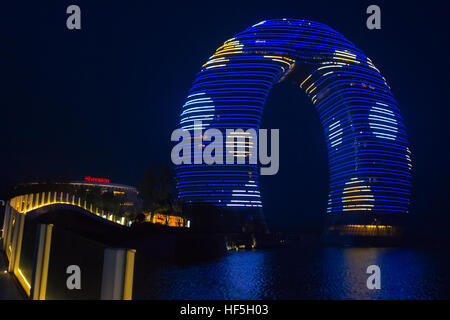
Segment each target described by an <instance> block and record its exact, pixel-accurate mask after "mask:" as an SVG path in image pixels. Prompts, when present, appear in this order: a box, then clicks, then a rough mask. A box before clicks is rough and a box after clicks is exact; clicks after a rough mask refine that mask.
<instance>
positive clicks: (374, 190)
mask: <svg viewBox="0 0 450 320" xmlns="http://www.w3.org/2000/svg"><path fill="white" fill-rule="evenodd" d="M288 77H290V78H291V79H293V80H294V81H296V82H297V83H298V86H299V87H300V88H301V89H302V90H304V91H305V92H306V93H307V95H308V96H309V98H310V99H311V101H312V103H313V105H314V106H315V108H316V110H317V112H318V114H319V117H320V121H321V124H322V128H323V130H324V132H325V136H326V142H327V147H328V161H329V197H328V208H327V215H328V216H331V217H336V219H335V220H334V221H335V223H337V224H340V223H343V224H346V225H350V226H354V227H357V226H360V225H361V224H365V225H371V224H373V223H375V222H374V221H377V218H378V221H379V220H383V217H386V216H388V217H397V216H403V215H405V214H406V213H408V206H409V201H410V188H411V158H410V150H409V148H408V140H407V136H406V132H405V125H404V123H403V119H402V118H401V116H400V114H399V109H398V107H397V103H396V101H395V100H394V98H393V96H392V94H391V91H390V88H389V85H388V84H387V82H386V79H385V78H384V77H383V76H382V75H381V74H380V71H379V70H378V69H377V68H376V67H375V65H374V64H373V63H372V61H371V60H370V59H369V58H368V57H367V56H366V55H365V54H364V53H363V52H362V51H361V50H359V49H357V48H356V47H355V46H354V45H353V44H352V43H351V42H350V41H348V40H347V39H346V38H344V37H343V36H342V35H341V34H339V33H338V32H336V31H335V30H333V29H331V28H329V27H328V26H326V25H324V24H321V23H317V22H312V21H306V20H296V19H276V20H268V21H262V22H260V23H258V24H255V25H254V26H252V27H250V28H248V29H247V30H245V31H243V32H241V33H238V34H237V35H236V36H235V37H233V38H231V39H230V40H228V41H226V42H225V43H224V44H223V45H222V46H221V47H220V48H218V49H217V51H216V52H215V54H214V55H213V56H212V57H211V58H210V59H209V60H208V61H207V62H206V63H205V64H204V65H203V67H202V68H201V70H200V72H199V73H198V75H197V78H196V80H195V81H194V83H193V85H192V88H191V89H190V91H189V94H188V96H187V98H186V101H185V104H184V105H183V108H182V112H181V120H180V128H184V129H186V130H189V131H190V132H193V127H194V121H196V120H197V121H202V124H203V129H209V128H216V129H219V130H221V131H223V132H224V131H225V129H229V128H242V129H244V130H247V129H251V128H252V129H256V130H257V129H259V126H260V121H261V116H262V113H263V108H264V104H265V101H266V98H267V95H268V93H269V91H270V89H271V88H272V86H273V85H274V84H276V83H278V82H281V81H283V80H284V79H286V78H288ZM224 144H225V142H224ZM251 145H252V144H251V143H249V142H247V144H246V146H248V147H250V146H251ZM248 151H249V152H246V153H244V155H242V154H235V155H236V156H237V157H238V156H240V157H242V156H244V157H247V158H248V157H249V156H250V154H251V152H252V150H251V149H249V150H248ZM292 169H293V168H292ZM176 170H177V173H176V178H177V188H178V192H179V197H180V199H181V200H183V201H184V203H185V204H187V205H190V204H195V203H208V204H212V205H214V206H221V207H226V208H234V209H238V211H240V212H251V210H255V209H260V208H262V199H261V196H260V193H259V169H258V166H257V165H251V164H248V163H246V164H215V165H207V164H186V165H178V166H177V167H176ZM246 209H247V210H246ZM255 212H256V211H255ZM255 216H258V214H255ZM259 217H260V218H261V216H260V215H259Z"/></svg>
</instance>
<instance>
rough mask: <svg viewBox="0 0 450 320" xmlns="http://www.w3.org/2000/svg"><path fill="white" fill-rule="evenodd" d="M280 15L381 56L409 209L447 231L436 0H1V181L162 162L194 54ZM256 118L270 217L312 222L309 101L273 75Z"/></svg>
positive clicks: (135, 169) (132, 172) (320, 205)
mask: <svg viewBox="0 0 450 320" xmlns="http://www.w3.org/2000/svg"><path fill="white" fill-rule="evenodd" d="M70 4H77V5H79V6H80V7H81V14H82V29H81V30H79V31H71V30H68V29H67V28H66V18H67V16H68V15H67V14H66V13H65V12H66V8H67V6H68V5H70ZM370 4H377V5H379V6H380V7H381V16H382V17H381V20H382V21H381V26H382V29H381V30H368V29H367V28H366V25H365V21H366V19H367V16H368V15H367V14H366V13H365V11H366V8H367V6H368V5H370ZM284 17H288V18H299V19H308V20H315V21H319V22H322V23H325V24H327V25H329V26H330V27H332V28H334V29H335V30H337V31H339V32H340V33H342V34H343V35H344V36H345V37H347V38H348V39H349V40H350V41H352V42H353V43H355V44H356V46H357V47H358V48H360V49H362V50H363V51H364V52H365V54H366V55H367V56H369V57H370V58H371V59H372V61H373V62H374V63H375V65H376V66H377V67H378V68H379V69H380V70H381V73H382V74H383V75H384V76H385V77H386V78H387V80H388V82H389V84H390V85H391V88H392V92H393V94H394V96H395V98H396V99H397V102H398V104H399V106H400V109H401V110H402V115H403V117H404V119H405V123H406V125H407V129H408V134H409V137H410V142H411V150H412V155H413V164H414V196H413V205H412V218H411V219H412V221H415V223H417V225H421V226H424V227H426V228H427V229H429V230H433V229H435V228H439V230H448V231H450V205H449V202H450V200H449V198H450V170H449V164H450V151H449V149H448V147H449V142H448V141H449V140H448V139H449V131H450V130H449V125H448V121H449V116H450V105H449V103H448V94H449V91H450V81H449V76H450V73H449V69H450V68H449V62H448V59H449V57H450V44H449V34H450V32H449V31H450V27H449V23H450V9H449V8H448V5H447V4H446V1H438V0H435V1H420V2H416V3H414V1H375V2H373V1H321V0H316V1H300V0H297V1H288V2H284V1H256V2H252V1H238V2H235V3H234V4H233V2H232V1H221V2H218V1H216V2H214V1H209V2H202V3H199V2H195V1H180V2H179V3H177V2H173V1H158V2H153V1H152V2H151V1H75V0H72V1H54V2H50V1H39V2H37V1H30V3H25V2H22V1H8V2H7V3H2V8H1V13H0V70H1V77H0V79H1V80H0V81H1V83H0V85H1V89H0V98H1V108H2V117H1V120H2V121H1V125H0V131H1V137H2V139H1V145H0V147H1V150H2V152H1V160H0V181H1V184H0V191H1V193H4V192H5V191H7V190H8V189H9V188H10V187H11V186H12V185H13V184H14V183H17V182H22V181H28V180H31V179H35V178H44V177H68V178H74V179H79V178H82V177H84V176H85V175H90V176H95V177H106V178H110V179H111V180H112V181H113V182H118V183H124V184H131V185H133V184H135V183H136V181H137V179H139V177H140V175H141V174H142V172H143V170H144V168H145V167H146V166H147V165H148V164H150V163H155V164H164V163H167V164H168V163H170V149H171V144H170V134H171V132H172V130H173V129H175V128H176V126H177V121H178V114H179V110H180V107H181V105H182V103H183V100H184V98H185V96H186V93H187V91H188V90H189V88H190V86H191V84H192V81H193V80H194V78H195V75H196V73H197V72H198V71H199V70H200V67H201V65H202V64H203V63H204V62H206V60H207V58H208V57H209V56H211V55H212V54H213V52H214V51H215V50H216V48H217V47H218V46H219V45H221V44H222V43H223V42H224V41H225V40H227V39H229V38H231V37H232V36H233V35H234V34H236V33H238V32H239V31H242V30H243V29H245V28H247V27H249V26H251V25H253V24H255V23H257V22H259V21H262V20H266V19H271V18H284ZM262 127H264V128H279V129H280V134H281V159H280V171H279V173H278V175H276V176H269V177H264V178H263V179H262V181H263V185H262V191H263V195H264V197H265V198H264V201H265V211H266V216H267V220H268V222H269V224H270V225H273V226H281V227H287V226H290V227H315V226H320V225H321V222H322V219H323V216H324V211H325V207H326V200H327V176H328V173H327V157H326V147H325V141H324V139H323V134H322V131H321V128H320V125H319V120H318V117H317V115H316V113H315V110H314V108H313V105H312V104H311V103H309V101H308V100H307V99H306V96H305V95H304V94H303V93H302V92H301V91H300V90H298V89H296V88H294V87H293V86H291V85H289V84H288V83H286V84H281V85H279V86H277V87H275V88H274V89H273V91H272V93H271V95H270V96H269V99H268V101H267V106H266V110H265V115H264V121H263V126H262ZM294 130H295V131H294ZM293 132H298V134H295V135H294V134H291V133H293ZM290 145H295V146H296V147H295V148H289V146H290Z"/></svg>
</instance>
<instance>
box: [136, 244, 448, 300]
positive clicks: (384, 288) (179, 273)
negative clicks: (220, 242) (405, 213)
mask: <svg viewBox="0 0 450 320" xmlns="http://www.w3.org/2000/svg"><path fill="white" fill-rule="evenodd" d="M372 264H375V265H378V266H379V267H380V268H381V290H369V289H368V288H367V286H366V281H367V278H368V276H369V275H368V274H366V269H367V267H368V266H369V265H372ZM449 267H450V259H449V253H447V252H445V253H443V252H433V251H427V250H417V249H405V248H337V247H336V248H334V247H301V246H298V247H293V248H289V249H276V250H267V251H240V252H231V253H230V254H228V255H227V256H225V257H223V258H221V259H220V260H217V261H211V262H205V263H199V264H196V265H191V266H183V267H174V268H164V269H159V270H157V271H152V272H150V273H149V274H148V275H147V276H146V277H144V278H142V279H139V280H137V281H140V285H139V286H137V288H136V285H135V294H134V296H135V297H136V298H139V299H449V298H450V290H449V289H450V276H449V275H448V269H449ZM142 288H145V289H142Z"/></svg>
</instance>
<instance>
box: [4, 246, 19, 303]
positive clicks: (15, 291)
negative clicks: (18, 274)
mask: <svg viewBox="0 0 450 320" xmlns="http://www.w3.org/2000/svg"><path fill="white" fill-rule="evenodd" d="M7 269H8V267H7V263H6V259H5V257H4V255H3V252H0V300H23V299H24V296H23V295H22V293H21V292H20V290H19V288H18V286H17V284H16V282H15V280H14V278H13V276H12V275H11V274H10V273H5V271H6V270H7Z"/></svg>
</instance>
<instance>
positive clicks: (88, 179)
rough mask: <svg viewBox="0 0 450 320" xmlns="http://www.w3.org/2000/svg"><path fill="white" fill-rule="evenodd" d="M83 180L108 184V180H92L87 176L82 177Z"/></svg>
mask: <svg viewBox="0 0 450 320" xmlns="http://www.w3.org/2000/svg"><path fill="white" fill-rule="evenodd" d="M84 180H86V181H89V182H103V183H109V179H106V178H92V177H89V176H86V177H84Z"/></svg>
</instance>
